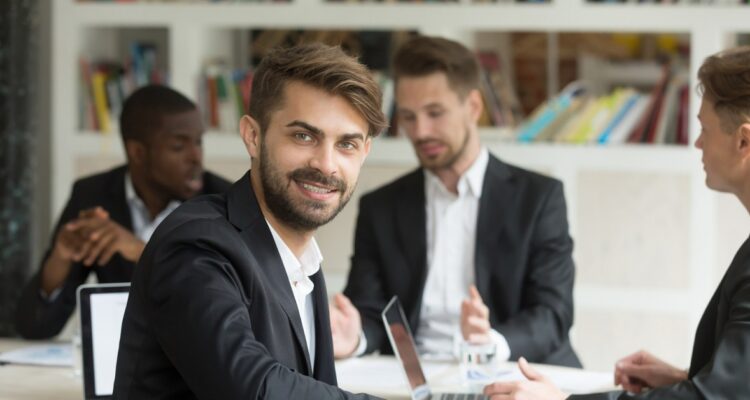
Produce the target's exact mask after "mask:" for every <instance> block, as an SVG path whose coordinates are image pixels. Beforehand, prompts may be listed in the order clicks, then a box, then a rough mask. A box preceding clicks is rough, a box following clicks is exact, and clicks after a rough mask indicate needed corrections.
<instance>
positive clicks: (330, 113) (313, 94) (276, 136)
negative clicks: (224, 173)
mask: <svg viewBox="0 0 750 400" xmlns="http://www.w3.org/2000/svg"><path fill="white" fill-rule="evenodd" d="M367 132H368V124H367V122H366V121H365V119H364V118H363V117H362V116H361V115H360V114H359V112H358V111H357V110H356V109H355V108H354V107H352V106H351V105H350V104H349V103H348V102H347V100H346V99H344V98H343V97H341V96H333V95H331V94H329V93H327V92H325V91H323V90H320V89H317V88H314V87H312V86H309V85H307V84H303V83H299V82H291V83H289V84H287V85H286V88H285V90H284V101H283V105H282V108H281V109H280V110H277V111H275V112H274V113H273V114H272V116H271V118H270V121H269V125H268V127H267V129H266V132H264V133H263V135H262V139H261V145H260V154H259V158H260V160H259V167H260V171H259V172H260V174H261V183H262V186H263V192H264V196H265V200H266V204H267V207H268V208H269V209H270V210H271V212H272V213H273V215H274V216H275V217H276V218H277V219H278V220H279V221H280V222H282V223H284V224H286V225H287V226H289V227H291V228H293V229H295V230H298V231H311V230H314V229H316V228H318V227H320V226H322V225H324V224H325V223H327V222H328V221H330V220H331V219H333V217H335V216H336V215H337V214H338V213H339V211H341V209H343V208H344V205H346V203H347V202H348V201H349V199H350V198H351V195H352V192H353V191H354V188H355V186H356V184H357V179H358V177H359V171H360V168H361V166H362V163H364V160H365V157H366V156H367V154H368V153H369V151H370V139H369V138H368V136H367ZM255 157H257V156H255Z"/></svg>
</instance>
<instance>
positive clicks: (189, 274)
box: [114, 173, 367, 400]
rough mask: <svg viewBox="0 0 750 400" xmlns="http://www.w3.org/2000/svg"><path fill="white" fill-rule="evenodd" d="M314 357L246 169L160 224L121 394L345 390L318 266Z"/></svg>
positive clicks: (146, 263) (134, 295)
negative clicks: (236, 178)
mask: <svg viewBox="0 0 750 400" xmlns="http://www.w3.org/2000/svg"><path fill="white" fill-rule="evenodd" d="M311 279H312V281H313V283H314V284H315V288H314V290H313V292H312V298H313V302H314V306H313V308H314V318H315V354H316V356H315V365H314V368H313V367H312V366H311V365H310V357H309V355H308V351H307V346H306V344H305V343H306V342H305V338H304V331H303V329H302V323H301V320H300V316H299V312H298V310H297V305H296V302H295V300H294V295H293V293H292V289H291V286H290V284H289V278H288V277H287V274H286V271H285V269H284V265H283V263H282V261H281V257H280V256H279V252H278V250H277V248H276V244H275V242H274V240H273V237H272V236H271V231H270V230H269V228H268V225H267V223H266V220H265V218H264V217H263V214H262V213H261V210H260V208H259V206H258V203H257V200H256V197H255V194H254V193H253V190H252V187H251V184H250V174H249V173H248V174H246V175H245V176H244V177H243V178H242V179H240V180H239V181H237V182H236V183H235V184H234V185H233V186H232V187H231V189H230V190H229V191H228V192H227V193H226V194H222V195H212V196H203V197H200V198H196V199H193V200H190V201H187V202H185V203H184V204H182V205H181V206H180V207H179V208H178V209H177V210H175V211H174V212H173V213H172V214H171V215H170V216H169V217H167V219H166V220H164V222H163V223H162V224H161V225H160V226H159V227H158V228H157V230H156V232H154V235H153V237H152V238H151V240H150V241H149V243H148V245H147V246H146V249H145V251H144V253H143V255H142V256H141V259H140V261H139V263H138V268H136V271H135V275H134V276H133V282H132V286H131V290H130V297H129V299H128V305H127V308H126V310H125V317H124V320H123V326H122V335H121V338H120V350H119V354H118V358H117V372H116V376H115V388H114V397H115V398H116V399H139V400H140V399H259V398H264V399H302V398H310V399H334V398H335V399H343V398H352V397H367V396H365V395H361V396H354V395H351V394H349V393H346V392H344V391H342V390H340V389H338V388H337V387H336V372H335V369H334V362H333V343H332V340H331V328H330V321H329V316H328V302H327V299H326V289H325V283H324V280H323V275H322V271H319V272H317V273H316V274H315V275H313V276H312V277H311Z"/></svg>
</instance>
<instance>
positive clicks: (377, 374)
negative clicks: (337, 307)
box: [0, 338, 612, 400]
mask: <svg viewBox="0 0 750 400" xmlns="http://www.w3.org/2000/svg"><path fill="white" fill-rule="evenodd" d="M49 343H51V342H37V341H24V340H19V339H5V338H2V339H0V353H2V352H6V351H9V350H13V349H18V348H22V347H26V346H33V345H38V344H49ZM423 367H424V370H425V375H426V376H427V380H428V382H429V383H430V386H431V389H432V390H433V391H436V392H445V391H451V392H455V391H465V390H467V386H465V385H464V384H463V382H462V381H461V379H460V376H459V368H458V366H457V365H456V364H455V363H452V362H425V363H424V365H423ZM537 367H538V369H539V370H540V371H541V372H542V373H544V374H546V375H548V376H549V377H550V379H552V380H553V381H554V382H555V383H557V384H558V385H559V386H560V387H562V388H563V389H564V390H566V391H569V392H575V393H586V392H594V391H602V390H608V389H612V374H611V373H599V372H591V371H585V370H579V369H573V368H563V367H553V366H546V365H540V366H537ZM501 368H502V369H504V371H505V374H504V375H503V378H502V379H505V380H514V379H519V377H520V375H519V373H518V370H517V368H516V366H515V364H514V363H503V364H502V365H501ZM336 373H337V376H338V382H339V386H340V387H341V388H343V389H345V390H348V391H351V392H355V393H370V394H373V395H376V396H380V397H384V398H386V399H408V398H409V390H408V387H407V384H406V378H405V376H404V374H403V370H402V369H401V367H400V365H399V364H398V361H397V360H396V359H395V358H393V357H388V356H368V357H362V358H356V359H349V360H344V361H339V362H337V363H336ZM474 386H475V388H474V389H477V388H479V387H480V386H481V385H474ZM82 398H83V384H82V382H81V377H80V376H74V374H73V369H72V367H39V366H27V365H15V364H7V365H0V400H49V399H58V400H80V399H82Z"/></svg>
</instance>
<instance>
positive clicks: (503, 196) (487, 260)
mask: <svg viewBox="0 0 750 400" xmlns="http://www.w3.org/2000/svg"><path fill="white" fill-rule="evenodd" d="M511 177H512V175H511V172H510V169H509V168H508V166H507V165H505V164H503V163H502V162H501V161H500V160H498V159H497V158H495V157H494V156H493V155H491V154H490V160H489V163H488V165H487V172H485V174H484V182H483V183H482V197H481V198H480V199H479V212H478V213H477V228H476V229H477V231H476V247H475V249H474V267H475V271H474V273H475V284H476V286H477V289H478V290H479V294H481V295H482V298H484V299H488V298H489V296H490V269H491V268H492V265H493V264H497V258H498V254H497V243H498V240H499V238H498V237H499V236H500V235H501V234H502V233H503V231H504V230H505V224H506V223H507V221H508V215H507V212H508V210H512V209H514V208H513V207H510V206H511V204H512V201H513V197H514V196H515V190H514V189H513V185H512V179H511Z"/></svg>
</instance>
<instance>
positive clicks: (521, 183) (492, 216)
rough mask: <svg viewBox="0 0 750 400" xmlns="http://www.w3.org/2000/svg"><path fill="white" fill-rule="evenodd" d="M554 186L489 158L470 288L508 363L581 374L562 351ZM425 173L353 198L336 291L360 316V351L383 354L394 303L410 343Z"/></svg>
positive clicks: (561, 263) (567, 288)
mask: <svg viewBox="0 0 750 400" xmlns="http://www.w3.org/2000/svg"><path fill="white" fill-rule="evenodd" d="M566 214H567V212H566V207H565V198H564V195H563V190H562V184H561V183H560V182H559V181H557V180H554V179H551V178H548V177H544V176H542V175H539V174H535V173H532V172H529V171H526V170H523V169H520V168H516V167H513V166H510V165H508V164H504V163H503V162H501V161H500V160H498V159H497V158H495V157H494V156H490V160H489V165H488V166H487V172H486V174H485V177H484V183H483V186H482V197H481V199H480V205H479V215H478V218H477V234H476V238H477V241H476V249H475V255H474V259H475V266H474V268H475V273H476V275H475V276H476V286H477V289H479V293H480V294H481V295H482V299H483V300H484V302H485V303H486V304H487V306H488V307H489V309H490V323H491V325H492V327H493V328H494V329H496V330H497V331H498V332H500V333H502V334H503V335H504V336H505V338H506V339H507V341H508V344H509V346H510V351H511V359H513V360H516V359H518V357H519V356H524V357H526V358H527V359H528V360H529V361H532V362H537V363H546V364H558V365H566V366H575V367H580V365H581V364H580V362H579V361H578V358H577V356H576V354H575V353H574V352H573V349H572V347H571V345H570V342H569V339H568V331H569V330H570V327H571V326H572V324H573V293H572V292H573V279H574V265H573V260H572V258H571V253H572V251H573V242H572V240H571V238H570V236H569V234H568V222H567V215H566ZM426 235H427V233H426V211H425V193H424V172H423V170H422V169H417V170H416V171H413V172H411V173H409V174H408V175H405V176H403V177H401V178H399V179H398V180H396V181H394V182H392V183H390V184H388V185H386V186H384V187H382V188H380V189H377V190H375V191H374V192H372V193H369V194H367V195H365V196H363V197H362V199H361V201H360V208H359V217H358V219H357V228H356V234H355V241H354V256H353V257H352V267H351V271H350V274H349V280H348V283H347V286H346V289H345V291H344V293H345V294H346V295H347V296H349V297H350V298H351V299H352V302H353V303H354V305H355V306H356V307H357V308H358V309H359V310H360V312H361V314H362V324H363V329H364V332H365V335H366V337H367V351H368V352H369V351H374V350H377V349H379V350H381V351H382V352H385V353H390V352H392V350H391V348H390V345H389V343H388V341H387V338H386V336H385V331H384V329H383V324H382V322H381V318H380V313H381V311H382V310H383V308H384V307H385V305H386V302H387V301H388V300H389V298H390V297H391V296H393V295H398V297H399V298H400V299H401V302H402V304H403V306H404V310H405V312H406V315H407V318H408V319H409V325H410V327H411V329H412V332H414V334H415V335H419V331H418V327H419V314H420V308H421V303H422V292H423V290H424V285H425V281H426V276H427V261H426V260H427V254H426V253H427V250H426V248H427V245H426V240H427V239H426Z"/></svg>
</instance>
